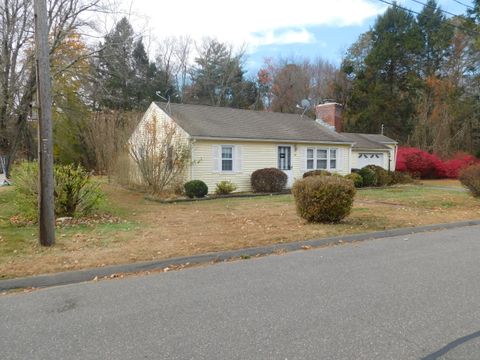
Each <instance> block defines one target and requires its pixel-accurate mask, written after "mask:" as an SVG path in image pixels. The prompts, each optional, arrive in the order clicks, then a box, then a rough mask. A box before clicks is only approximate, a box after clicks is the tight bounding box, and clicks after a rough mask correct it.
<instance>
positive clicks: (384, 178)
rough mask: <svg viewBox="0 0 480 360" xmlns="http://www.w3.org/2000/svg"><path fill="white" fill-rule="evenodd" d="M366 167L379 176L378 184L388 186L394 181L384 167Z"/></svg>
mask: <svg viewBox="0 0 480 360" xmlns="http://www.w3.org/2000/svg"><path fill="white" fill-rule="evenodd" d="M366 167H367V168H369V169H370V170H373V171H374V172H375V175H376V176H377V182H376V184H375V185H376V186H387V185H390V183H391V182H392V177H391V176H390V174H389V173H388V171H387V170H385V169H384V168H383V167H381V166H377V165H367V166H366Z"/></svg>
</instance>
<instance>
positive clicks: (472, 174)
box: [458, 165, 480, 197]
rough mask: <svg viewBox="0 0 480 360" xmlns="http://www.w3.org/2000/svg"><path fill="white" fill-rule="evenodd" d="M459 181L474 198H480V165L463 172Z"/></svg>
mask: <svg viewBox="0 0 480 360" xmlns="http://www.w3.org/2000/svg"><path fill="white" fill-rule="evenodd" d="M458 179H459V180H460V182H461V183H462V185H463V186H465V187H466V188H467V189H468V190H469V191H470V193H471V194H472V195H473V196H475V197H480V165H472V166H469V167H468V168H466V169H463V170H461V171H460V176H459V177H458Z"/></svg>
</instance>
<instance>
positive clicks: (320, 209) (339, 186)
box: [292, 176, 356, 223]
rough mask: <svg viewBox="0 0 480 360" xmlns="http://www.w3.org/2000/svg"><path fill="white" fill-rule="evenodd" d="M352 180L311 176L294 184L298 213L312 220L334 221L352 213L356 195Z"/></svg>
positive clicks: (293, 190)
mask: <svg viewBox="0 0 480 360" xmlns="http://www.w3.org/2000/svg"><path fill="white" fill-rule="evenodd" d="M355 192H356V190H355V187H354V186H353V183H352V181H350V180H347V179H345V178H341V177H337V176H309V177H307V178H305V179H302V180H298V181H296V182H295V184H294V185H293V189H292V193H293V196H294V197H295V204H296V207H297V212H298V214H299V215H300V216H301V217H302V218H304V219H306V220H307V221H310V222H328V223H334V222H338V221H340V220H342V219H343V218H345V217H346V216H347V215H348V214H350V212H351V210H352V206H353V199H354V197H355Z"/></svg>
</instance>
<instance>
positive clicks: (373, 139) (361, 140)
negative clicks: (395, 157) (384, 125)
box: [340, 132, 396, 150]
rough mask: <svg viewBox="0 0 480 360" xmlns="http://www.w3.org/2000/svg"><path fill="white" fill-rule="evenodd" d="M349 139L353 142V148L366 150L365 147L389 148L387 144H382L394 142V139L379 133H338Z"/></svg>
mask: <svg viewBox="0 0 480 360" xmlns="http://www.w3.org/2000/svg"><path fill="white" fill-rule="evenodd" d="M340 134H342V135H343V136H345V137H346V138H348V139H350V140H351V141H353V142H355V144H354V145H353V148H354V149H359V150H366V149H376V150H380V149H381V150H383V149H385V150H386V149H389V147H388V146H386V145H384V144H396V141H395V140H392V139H390V138H389V137H386V136H384V135H380V134H357V133H346V132H342V133H340Z"/></svg>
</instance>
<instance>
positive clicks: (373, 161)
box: [357, 152, 385, 169]
mask: <svg viewBox="0 0 480 360" xmlns="http://www.w3.org/2000/svg"><path fill="white" fill-rule="evenodd" d="M357 156H358V160H357V164H358V168H359V169H361V168H363V167H364V166H367V165H377V166H381V167H384V166H385V160H384V154H383V153H378V152H359V153H358V155H357Z"/></svg>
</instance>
